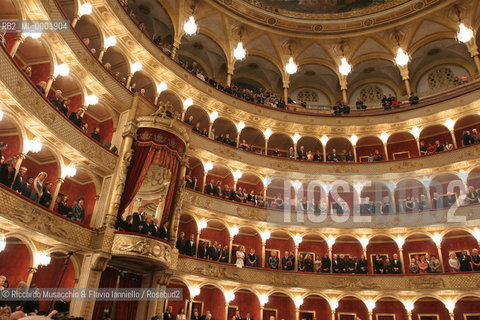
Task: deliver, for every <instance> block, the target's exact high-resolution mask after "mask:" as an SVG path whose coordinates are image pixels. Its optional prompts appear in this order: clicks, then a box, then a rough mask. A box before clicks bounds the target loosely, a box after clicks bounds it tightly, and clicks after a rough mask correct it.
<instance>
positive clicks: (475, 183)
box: [0, 138, 480, 204]
mask: <svg viewBox="0 0 480 320" xmlns="http://www.w3.org/2000/svg"><path fill="white" fill-rule="evenodd" d="M0 140H1V138H0ZM467 185H468V187H469V188H470V187H473V189H474V190H475V191H477V190H478V189H479V188H480V167H475V168H473V169H472V171H470V172H469V173H468V177H467ZM470 191H471V190H469V192H470ZM477 193H478V191H477ZM472 204H473V203H472Z"/></svg>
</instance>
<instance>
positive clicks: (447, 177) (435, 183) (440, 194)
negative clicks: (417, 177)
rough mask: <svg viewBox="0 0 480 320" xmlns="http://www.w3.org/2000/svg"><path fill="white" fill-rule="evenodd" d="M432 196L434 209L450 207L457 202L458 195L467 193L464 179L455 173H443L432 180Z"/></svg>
mask: <svg viewBox="0 0 480 320" xmlns="http://www.w3.org/2000/svg"><path fill="white" fill-rule="evenodd" d="M429 189H430V197H431V199H432V209H444V208H450V207H451V206H453V205H455V204H457V205H461V203H459V202H458V197H459V196H460V195H461V194H462V193H465V185H464V184H463V181H462V180H461V179H460V178H459V177H458V176H457V175H456V174H453V173H442V174H439V175H437V176H435V177H434V178H433V179H432V180H431V181H430V188H429Z"/></svg>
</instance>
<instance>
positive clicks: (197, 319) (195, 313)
mask: <svg viewBox="0 0 480 320" xmlns="http://www.w3.org/2000/svg"><path fill="white" fill-rule="evenodd" d="M190 320H200V316H199V315H198V310H197V308H195V309H193V312H192V316H191V317H190Z"/></svg>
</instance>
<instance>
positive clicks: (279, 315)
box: [263, 292, 295, 320]
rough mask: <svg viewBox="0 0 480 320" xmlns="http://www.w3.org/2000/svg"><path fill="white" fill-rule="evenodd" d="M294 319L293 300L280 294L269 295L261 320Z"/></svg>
mask: <svg viewBox="0 0 480 320" xmlns="http://www.w3.org/2000/svg"><path fill="white" fill-rule="evenodd" d="M271 316H274V317H275V319H295V304H294V303H293V300H292V299H291V298H290V297H289V296H287V295H286V294H285V293H282V292H275V293H272V294H270V296H269V297H268V302H267V303H266V304H265V306H264V307H263V319H265V320H267V319H270V317H271Z"/></svg>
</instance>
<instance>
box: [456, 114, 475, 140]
mask: <svg viewBox="0 0 480 320" xmlns="http://www.w3.org/2000/svg"><path fill="white" fill-rule="evenodd" d="M478 128H480V115H478V114H471V115H468V116H465V117H463V118H460V119H458V120H457V121H456V122H455V128H454V130H455V139H456V140H457V146H459V147H464V146H468V145H470V144H472V142H473V143H478V141H477V139H476V138H480V136H479V135H478ZM466 132H468V133H466ZM475 135H477V136H475ZM470 136H471V137H470ZM472 138H473V139H472ZM472 140H473V141H472Z"/></svg>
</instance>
